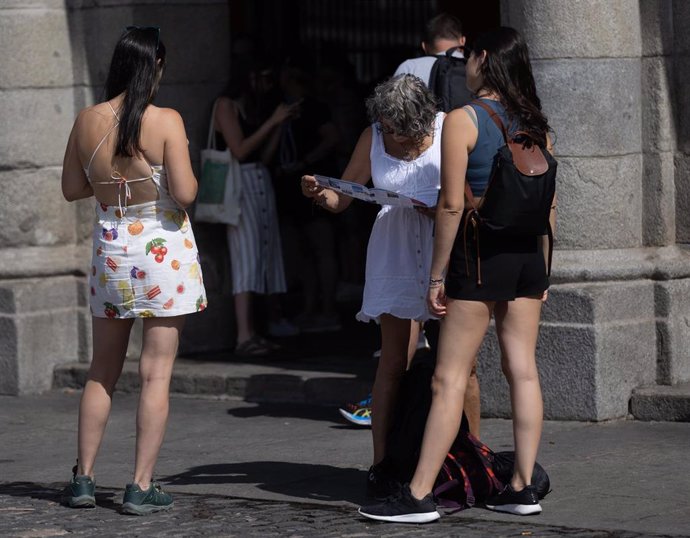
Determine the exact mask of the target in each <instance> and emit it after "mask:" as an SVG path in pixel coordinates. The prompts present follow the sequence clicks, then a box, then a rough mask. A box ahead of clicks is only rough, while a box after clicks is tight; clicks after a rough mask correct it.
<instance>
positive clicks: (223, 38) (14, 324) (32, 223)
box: [0, 0, 229, 394]
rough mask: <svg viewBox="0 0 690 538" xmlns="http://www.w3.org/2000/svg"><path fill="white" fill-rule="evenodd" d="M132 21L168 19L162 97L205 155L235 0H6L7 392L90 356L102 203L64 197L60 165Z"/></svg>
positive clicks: (1, 325)
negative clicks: (96, 211)
mask: <svg viewBox="0 0 690 538" xmlns="http://www.w3.org/2000/svg"><path fill="white" fill-rule="evenodd" d="M131 24H139V25H156V26H160V27H161V38H162V39H163V40H164V41H165V42H166V45H167V47H168V58H169V62H168V69H167V72H166V75H165V78H164V80H163V85H162V87H161V91H160V93H159V97H158V99H157V101H156V104H158V105H160V106H171V107H173V108H176V109H177V110H178V111H179V112H180V113H181V114H182V116H183V118H184V120H185V125H186V128H187V133H188V137H189V139H190V151H191V154H192V157H193V159H194V160H198V155H199V149H200V147H201V145H202V144H203V142H204V141H205V131H206V128H207V125H208V118H209V114H210V109H211V102H212V101H213V98H214V97H215V96H216V95H217V94H218V92H219V91H220V89H221V88H222V87H223V85H224V84H225V83H226V81H227V74H228V72H229V36H228V32H229V24H228V5H227V2H226V1H225V0H196V1H194V2H178V1H172V2H171V1H167V2H166V1H164V0H148V1H147V2H145V3H142V2H140V1H137V0H108V1H105V2H101V1H94V0H66V1H65V0H5V1H3V2H2V3H1V4H0V49H2V51H3V53H2V55H0V114H1V117H0V123H2V127H3V129H2V130H1V131H0V192H2V195H1V196H0V394H19V393H28V392H37V391H42V390H46V389H48V388H50V386H51V380H52V375H53V369H54V367H55V366H56V365H58V364H61V363H64V362H69V361H75V360H84V361H86V360H89V357H90V348H91V346H90V341H89V340H90V315H89V313H88V301H87V295H86V293H87V290H86V278H85V275H86V271H87V269H88V266H89V258H90V233H91V225H92V215H93V214H92V211H93V209H92V208H93V200H90V201H84V202H79V203H76V204H69V203H67V202H65V201H64V200H63V198H62V194H61V190H60V174H61V164H62V158H63V153H64V149H65V145H66V142H67V136H68V134H69V131H70V129H71V127H72V123H73V121H74V118H75V117H76V114H77V113H78V111H79V110H80V109H81V108H83V107H84V106H87V105H90V104H92V103H93V102H94V101H98V100H100V98H101V96H102V84H103V82H104V80H105V76H106V74H107V70H108V65H109V63H110V56H111V54H112V49H113V46H114V44H115V42H116V41H117V38H118V36H119V35H120V33H121V32H122V29H123V28H124V27H125V26H127V25H131ZM208 272H209V273H210V274H211V275H212V274H213V271H210V270H209V271H208ZM219 302H220V301H219Z"/></svg>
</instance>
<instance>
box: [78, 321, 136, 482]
mask: <svg viewBox="0 0 690 538" xmlns="http://www.w3.org/2000/svg"><path fill="white" fill-rule="evenodd" d="M133 322H134V320H131V319H127V320H122V319H106V318H96V317H94V318H93V323H92V333H93V358H92V360H91V366H90V368H89V375H88V378H87V380H86V386H85V387H84V392H83V393H82V396H81V402H80V404H79V434H78V439H79V440H78V458H79V466H78V469H77V474H81V475H88V476H90V477H92V478H93V474H94V473H93V468H94V463H95V461H96V456H97V455H98V449H99V448H100V446H101V441H102V440H103V433H104V432H105V426H106V424H107V423H108V417H109V416H110V407H111V404H112V396H113V391H114V390H115V384H116V383H117V380H118V379H119V378H120V373H121V372H122V365H123V364H124V361H125V355H126V354H127V344H128V343H129V332H130V330H131V329H132V323H133Z"/></svg>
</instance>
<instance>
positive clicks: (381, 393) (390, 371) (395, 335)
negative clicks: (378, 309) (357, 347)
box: [371, 314, 410, 464]
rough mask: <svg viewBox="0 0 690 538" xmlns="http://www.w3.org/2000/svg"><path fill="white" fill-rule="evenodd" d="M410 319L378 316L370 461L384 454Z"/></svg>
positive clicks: (404, 363)
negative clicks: (378, 350)
mask: <svg viewBox="0 0 690 538" xmlns="http://www.w3.org/2000/svg"><path fill="white" fill-rule="evenodd" d="M409 334H410V320H409V319H400V318H396V317H394V316H391V315H389V314H384V315H382V316H381V358H380V359H379V365H378V368H377V369H376V379H375V380H374V387H373V389H372V406H371V407H372V409H371V433H372V437H373V441H374V463H375V464H376V463H379V462H380V461H381V460H382V459H383V457H384V455H385V453H386V437H387V436H388V431H389V430H390V427H391V415H392V411H393V408H394V407H395V402H396V400H397V397H398V389H399V388H400V378H401V377H402V375H403V374H404V373H405V367H406V365H407V344H408V342H409Z"/></svg>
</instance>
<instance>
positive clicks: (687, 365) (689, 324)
mask: <svg viewBox="0 0 690 538" xmlns="http://www.w3.org/2000/svg"><path fill="white" fill-rule="evenodd" d="M655 288H656V295H657V297H658V302H659V303H660V304H661V305H663V307H664V308H663V310H660V312H659V319H658V321H659V324H658V330H659V332H660V333H661V334H662V338H663V341H662V344H663V345H662V346H660V349H659V353H658V363H657V379H656V382H657V383H660V384H664V385H673V384H677V383H685V382H687V381H690V304H688V300H687V298H688V297H690V280H688V279H682V280H669V281H665V282H657V283H656V286H655Z"/></svg>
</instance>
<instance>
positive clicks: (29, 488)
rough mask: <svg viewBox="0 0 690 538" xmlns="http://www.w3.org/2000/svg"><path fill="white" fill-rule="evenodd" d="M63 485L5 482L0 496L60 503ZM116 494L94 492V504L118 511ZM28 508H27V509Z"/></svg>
mask: <svg viewBox="0 0 690 538" xmlns="http://www.w3.org/2000/svg"><path fill="white" fill-rule="evenodd" d="M65 485H66V482H65V484H48V485H45V484H36V483H35V482H6V483H4V484H3V483H0V495H9V496H10V497H29V498H31V499H38V500H41V501H50V502H54V503H56V504H61V503H60V498H61V496H62V490H63V489H64V488H65ZM115 495H116V493H113V492H107V491H106V492H98V491H97V492H96V504H97V505H98V506H100V507H101V508H106V509H109V510H114V511H116V512H118V511H119V510H120V504H119V503H115V502H114V500H113V499H114V497H115ZM27 508H28V507H27Z"/></svg>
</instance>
